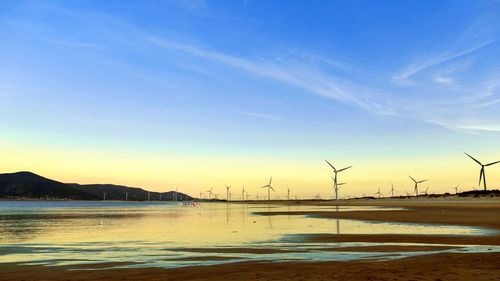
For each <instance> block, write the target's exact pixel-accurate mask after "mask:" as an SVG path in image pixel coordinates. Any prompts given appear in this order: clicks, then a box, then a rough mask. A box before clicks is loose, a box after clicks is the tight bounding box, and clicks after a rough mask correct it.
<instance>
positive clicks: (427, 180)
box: [417, 180, 428, 183]
mask: <svg viewBox="0 0 500 281" xmlns="http://www.w3.org/2000/svg"><path fill="white" fill-rule="evenodd" d="M426 181H428V180H421V181H417V183H423V182H426Z"/></svg>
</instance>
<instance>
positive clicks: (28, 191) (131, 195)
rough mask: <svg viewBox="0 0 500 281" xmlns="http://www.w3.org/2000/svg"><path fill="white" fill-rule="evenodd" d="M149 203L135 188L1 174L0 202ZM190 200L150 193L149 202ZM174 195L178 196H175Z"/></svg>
mask: <svg viewBox="0 0 500 281" xmlns="http://www.w3.org/2000/svg"><path fill="white" fill-rule="evenodd" d="M104 193H106V200H125V194H126V193H128V200H129V201H146V200H148V191H147V190H144V189H142V188H137V187H128V186H121V185H113V184H76V183H69V184H68V183H62V182H58V181H55V180H51V179H48V178H44V177H42V176H40V175H37V174H34V173H31V172H17V173H8V174H0V198H7V199H44V200H102V199H103V196H104ZM160 194H161V200H162V201H170V200H174V199H175V197H177V200H179V201H182V200H192V199H193V198H192V197H191V196H189V195H186V194H184V193H181V192H177V193H176V192H175V191H169V192H162V193H159V192H150V200H152V201H158V200H159V199H160ZM175 195H177V196H175Z"/></svg>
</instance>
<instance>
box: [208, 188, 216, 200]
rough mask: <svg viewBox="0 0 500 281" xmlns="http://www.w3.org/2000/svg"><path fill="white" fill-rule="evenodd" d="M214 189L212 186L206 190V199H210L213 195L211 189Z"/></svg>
mask: <svg viewBox="0 0 500 281" xmlns="http://www.w3.org/2000/svg"><path fill="white" fill-rule="evenodd" d="M213 189H214V187H213V186H212V188H210V190H207V192H208V201H210V200H212V196H213V195H214V194H213V192H212V190H213Z"/></svg>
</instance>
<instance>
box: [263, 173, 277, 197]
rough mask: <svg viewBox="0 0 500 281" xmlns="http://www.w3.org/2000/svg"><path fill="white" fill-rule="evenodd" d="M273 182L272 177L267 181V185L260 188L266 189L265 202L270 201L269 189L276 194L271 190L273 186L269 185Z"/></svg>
mask: <svg viewBox="0 0 500 281" xmlns="http://www.w3.org/2000/svg"><path fill="white" fill-rule="evenodd" d="M272 181H273V177H271V178H270V179H269V183H268V184H266V185H264V186H263V187H262V188H266V187H267V201H270V200H271V189H272V190H273V191H274V192H276V191H275V190H274V188H273V186H272V185H271V182H272Z"/></svg>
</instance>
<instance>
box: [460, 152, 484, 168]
mask: <svg viewBox="0 0 500 281" xmlns="http://www.w3.org/2000/svg"><path fill="white" fill-rule="evenodd" d="M464 153H465V155H467V156H469V157H470V158H471V159H472V160H474V161H476V163H477V164H479V165H481V166H483V164H481V162H479V161H478V160H477V159H476V158H474V157H472V156H470V155H469V154H468V153H467V152H464Z"/></svg>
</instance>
